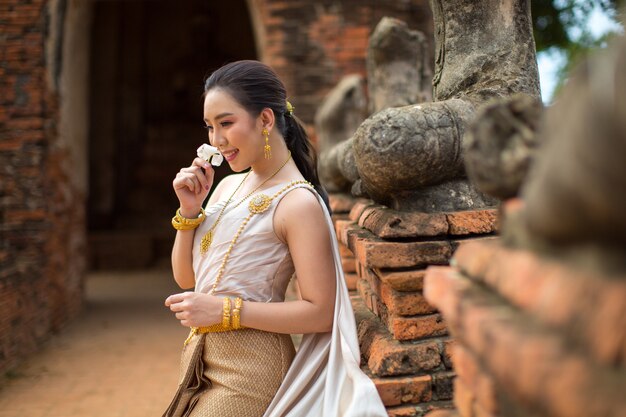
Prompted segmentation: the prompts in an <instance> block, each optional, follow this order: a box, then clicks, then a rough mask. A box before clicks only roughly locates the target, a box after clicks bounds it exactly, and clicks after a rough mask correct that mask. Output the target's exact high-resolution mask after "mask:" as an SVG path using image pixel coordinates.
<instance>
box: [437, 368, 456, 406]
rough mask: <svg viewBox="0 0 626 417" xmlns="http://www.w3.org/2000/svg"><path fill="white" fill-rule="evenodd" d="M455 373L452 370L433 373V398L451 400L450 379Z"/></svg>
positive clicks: (451, 379) (452, 378)
mask: <svg viewBox="0 0 626 417" xmlns="http://www.w3.org/2000/svg"><path fill="white" fill-rule="evenodd" d="M455 376H456V374H455V373H454V372H453V371H445V372H438V373H436V374H433V375H432V377H433V387H432V390H433V399H435V400H451V399H452V395H453V388H452V381H453V380H454V378H455Z"/></svg>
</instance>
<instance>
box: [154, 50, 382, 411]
mask: <svg viewBox="0 0 626 417" xmlns="http://www.w3.org/2000/svg"><path fill="white" fill-rule="evenodd" d="M204 121H205V123H206V127H207V129H208V134H209V141H210V143H211V145H213V146H215V147H216V148H218V150H219V151H220V152H221V154H222V155H223V157H224V158H225V159H226V160H227V161H228V163H229V165H230V167H231V168H232V169H233V170H234V171H235V172H242V171H244V170H246V169H247V168H250V171H249V172H247V173H240V174H234V175H231V176H228V177H226V178H225V179H224V180H222V181H221V182H220V183H219V184H218V185H217V187H216V189H215V191H214V193H213V194H212V196H211V198H210V199H209V201H208V204H207V207H206V210H202V208H201V205H202V202H203V201H204V199H205V198H206V197H207V195H208V192H209V189H210V188H211V186H212V183H213V177H214V171H213V169H212V168H211V166H210V165H209V163H208V162H207V161H206V160H204V159H202V158H196V159H195V160H194V161H193V163H192V165H191V166H190V167H187V168H183V169H181V171H180V172H179V173H178V174H177V176H176V179H175V180H174V181H173V187H174V190H175V192H176V195H177V197H178V199H179V201H180V208H179V210H178V211H177V214H176V216H175V217H174V218H173V219H172V224H173V225H174V227H175V228H176V229H178V232H177V234H176V240H175V243H174V248H173V250H172V267H173V272H174V279H175V280H176V282H177V283H178V285H179V286H180V287H181V288H183V289H186V288H195V291H194V292H184V293H180V294H174V295H172V296H170V297H168V298H167V300H166V302H165V304H166V305H167V306H168V307H169V308H170V309H171V310H172V311H173V312H174V313H175V315H176V318H177V319H178V320H180V322H181V324H182V325H183V326H188V327H191V328H192V331H191V334H190V336H189V338H188V340H187V341H186V342H185V347H184V349H183V357H182V365H181V379H180V385H179V389H178V391H177V393H176V395H175V398H174V400H173V401H172V404H171V405H170V407H169V409H168V410H167V411H166V413H165V414H164V415H165V416H168V417H169V416H213V415H215V416H218V415H219V416H255V417H258V416H262V415H265V416H287V415H289V416H299V417H300V416H325V417H329V416H357V415H358V416H386V415H387V414H386V412H385V409H384V407H383V405H382V403H381V401H380V398H379V397H378V394H377V392H376V389H375V387H374V385H373V383H372V382H371V381H370V380H369V379H368V378H367V376H365V374H363V373H362V372H361V370H360V368H359V359H360V354H359V348H358V343H357V339H356V329H355V325H354V316H353V312H352V308H351V306H350V300H349V297H348V294H347V289H346V286H345V282H344V278H343V273H342V271H341V263H340V259H339V255H338V251H337V246H336V242H335V238H334V235H333V226H332V223H331V221H330V216H329V214H328V210H327V207H326V203H325V199H324V198H323V197H322V196H324V197H325V193H324V191H323V189H322V187H321V186H320V183H319V180H318V177H317V171H316V166H315V157H314V153H313V150H312V148H311V145H310V143H309V141H308V138H307V136H306V133H305V131H304V129H303V128H302V126H301V124H300V123H299V122H298V121H297V119H296V118H295V116H294V115H293V110H292V108H291V105H290V104H288V102H287V100H286V92H285V88H284V85H283V84H282V82H281V81H280V80H279V79H278V77H277V76H276V74H275V73H274V72H273V70H271V69H270V68H269V67H268V66H266V65H264V64H262V63H260V62H257V61H239V62H234V63H231V64H228V65H226V66H224V67H222V68H220V69H218V70H217V71H215V72H214V73H213V74H212V75H211V76H210V77H209V78H208V80H207V81H206V84H205V98H204ZM294 272H295V274H296V276H297V279H298V286H299V292H300V299H299V300H296V301H284V297H285V290H286V288H287V284H288V282H289V280H290V278H291V276H292V275H293V274H294ZM289 334H304V336H303V340H302V343H301V345H300V347H299V349H298V353H297V354H296V353H295V351H294V347H293V344H292V343H291V338H290V337H289Z"/></svg>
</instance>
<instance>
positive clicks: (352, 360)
mask: <svg viewBox="0 0 626 417" xmlns="http://www.w3.org/2000/svg"><path fill="white" fill-rule="evenodd" d="M300 187H303V188H306V189H308V190H310V191H311V192H313V193H314V194H315V195H316V197H317V198H318V200H319V203H320V204H321V206H322V207H323V208H324V213H325V217H326V223H327V227H328V228H329V232H330V235H331V241H332V242H331V244H332V250H333V255H334V261H335V276H336V282H337V291H336V298H335V311H334V322H333V328H332V331H331V332H328V333H315V334H306V335H304V336H303V339H302V342H301V344H300V346H299V349H298V352H297V353H296V352H295V349H294V346H293V343H292V341H291V337H290V336H289V335H286V334H278V333H271V332H265V331H260V330H256V329H239V330H232V331H225V332H208V333H202V334H195V335H194V336H193V337H191V339H190V340H189V343H188V344H187V345H186V346H185V347H184V348H183V353H182V361H181V375H180V384H179V389H178V392H177V393H176V396H175V398H174V400H173V401H172V404H171V405H170V408H169V409H168V411H167V412H166V414H165V416H189V417H208V416H243V417H248V416H249V417H261V416H268V417H270V416H271V417H273V416H276V417H278V416H294V417H296V416H297V417H307V416H310V417H313V416H317V417H322V416H323V417H334V416H360V417H363V416H381V417H382V416H387V413H386V411H385V408H384V406H383V405H382V402H381V400H380V397H379V396H378V393H377V391H376V388H375V386H374V384H373V383H372V381H371V380H370V379H369V378H368V377H367V376H366V375H365V374H364V373H363V372H362V371H361V369H360V367H359V362H360V353H359V346H358V341H357V334H356V327H355V322H354V314H353V311H352V307H351V304H350V299H349V296H348V291H347V288H346V285H345V280H344V276H343V271H342V269H341V261H340V258H339V252H338V248H337V242H336V240H335V233H334V228H333V224H332V221H331V219H330V215H329V214H328V211H327V210H326V206H325V204H324V202H323V200H322V199H321V197H320V196H319V195H318V194H317V192H315V190H314V189H313V187H311V186H310V185H309V184H308V183H306V182H304V181H301V182H296V183H286V184H277V185H274V186H272V187H269V188H267V189H265V190H262V191H259V192H257V193H255V194H254V195H253V196H252V197H251V198H249V199H247V200H246V201H242V200H234V201H233V202H231V203H230V204H229V205H228V206H227V207H226V209H225V210H224V212H223V214H222V217H221V220H220V222H219V224H218V226H217V227H216V228H215V229H214V231H213V235H212V242H211V246H210V249H209V250H208V251H207V252H206V253H204V254H203V253H201V250H200V247H201V243H202V239H203V237H204V236H205V235H206V234H207V232H208V231H209V230H210V229H211V227H212V225H213V223H214V222H215V219H216V218H217V216H218V215H219V212H220V211H221V210H222V208H223V205H224V204H225V201H221V202H218V203H216V204H214V205H212V206H209V207H207V208H206V210H205V212H206V216H207V218H206V220H205V221H204V222H203V223H202V224H201V225H200V227H198V229H196V234H195V237H194V245H193V268H194V272H195V276H196V288H195V291H198V292H204V293H208V292H212V293H213V294H214V295H217V296H228V297H233V298H234V297H241V298H243V299H244V300H246V301H255V302H264V303H272V302H282V301H284V299H285V292H286V290H287V285H288V284H289V280H290V279H291V277H292V276H293V274H294V265H293V261H292V259H291V256H290V254H289V248H288V247H287V245H286V244H284V243H283V242H281V241H280V240H279V239H278V237H277V236H276V234H275V232H274V226H273V218H274V211H275V209H276V207H277V205H278V203H279V202H280V200H281V199H282V198H283V197H284V196H285V195H286V194H287V193H288V192H289V191H291V190H293V189H295V188H300ZM255 204H256V206H255ZM242 224H244V227H243V228H242ZM238 231H240V234H239V237H238V239H235V240H236V242H235V244H234V245H233V238H234V237H235V235H236V234H237V233H238ZM229 248H230V250H229ZM227 253H228V255H227ZM225 256H227V262H226V263H225V268H224V271H223V273H222V277H221V279H220V280H219V282H218V285H217V286H215V288H213V287H214V284H215V278H216V277H217V276H218V272H219V270H220V268H221V267H222V265H223V264H224V258H225Z"/></svg>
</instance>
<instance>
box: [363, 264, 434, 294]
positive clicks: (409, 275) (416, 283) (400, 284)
mask: <svg viewBox="0 0 626 417" xmlns="http://www.w3.org/2000/svg"><path fill="white" fill-rule="evenodd" d="M373 271H374V273H375V274H376V276H377V277H378V278H379V279H380V280H381V281H382V282H384V283H386V284H389V286H390V287H391V288H393V289H394V290H396V291H421V290H422V289H423V288H424V276H425V275H426V270H425V269H410V270H404V269H402V270H393V269H380V268H374V269H373Z"/></svg>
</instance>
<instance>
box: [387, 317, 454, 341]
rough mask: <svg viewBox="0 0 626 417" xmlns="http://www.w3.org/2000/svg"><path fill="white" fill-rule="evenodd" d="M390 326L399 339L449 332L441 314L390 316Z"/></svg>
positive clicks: (421, 337) (439, 334) (419, 337)
mask: <svg viewBox="0 0 626 417" xmlns="http://www.w3.org/2000/svg"><path fill="white" fill-rule="evenodd" d="M387 325H388V327H389V328H390V330H391V333H392V334H393V336H394V337H395V338H396V339H398V340H413V339H423V338H426V337H433V336H443V335H445V334H448V330H447V329H446V323H445V322H444V320H443V317H442V316H441V315H440V314H428V315H424V316H412V317H398V316H391V315H390V316H389V318H388V324H387Z"/></svg>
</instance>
